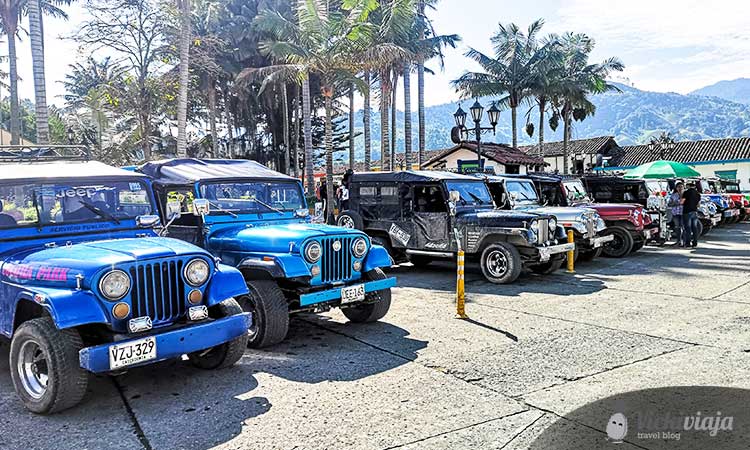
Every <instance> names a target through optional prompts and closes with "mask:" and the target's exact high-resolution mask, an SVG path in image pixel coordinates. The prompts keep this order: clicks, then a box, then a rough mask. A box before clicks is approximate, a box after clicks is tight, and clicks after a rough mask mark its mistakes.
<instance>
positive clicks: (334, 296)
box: [299, 277, 396, 306]
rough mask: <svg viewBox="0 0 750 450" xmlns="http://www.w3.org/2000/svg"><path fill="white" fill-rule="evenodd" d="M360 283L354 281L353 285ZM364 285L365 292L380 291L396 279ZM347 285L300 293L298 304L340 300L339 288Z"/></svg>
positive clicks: (388, 287) (309, 304)
mask: <svg viewBox="0 0 750 450" xmlns="http://www.w3.org/2000/svg"><path fill="white" fill-rule="evenodd" d="M356 284H360V283H354V285H356ZM363 284H364V285H365V293H367V292H375V291H382V290H383V289H390V288H392V287H394V286H396V279H395V278H393V277H391V278H386V279H384V280H376V281H368V282H366V283H363ZM345 287H347V286H339V287H335V288H333V289H328V290H326V291H320V292H311V293H309V294H302V295H300V296H299V304H300V306H311V305H315V304H318V303H324V302H330V301H332V300H341V288H345Z"/></svg>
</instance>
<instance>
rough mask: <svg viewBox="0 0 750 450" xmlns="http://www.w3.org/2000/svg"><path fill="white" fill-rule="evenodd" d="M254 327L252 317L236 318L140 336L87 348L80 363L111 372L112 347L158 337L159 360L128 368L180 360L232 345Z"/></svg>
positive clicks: (96, 370) (244, 314)
mask: <svg viewBox="0 0 750 450" xmlns="http://www.w3.org/2000/svg"><path fill="white" fill-rule="evenodd" d="M251 324H252V315H251V314H250V313H242V314H236V315H234V316H230V317H224V318H222V319H216V320H211V321H205V322H198V323H196V324H195V325H189V326H185V327H183V328H178V329H175V330H171V331H165V332H163V333H154V334H151V336H143V335H140V336H138V337H137V338H133V339H126V340H124V341H118V342H116V343H113V344H103V345H97V346H94V347H86V348H84V349H81V351H80V352H78V359H79V362H80V365H81V367H82V368H84V369H86V370H88V371H90V372H94V373H101V372H109V371H110V368H109V349H110V347H111V346H112V345H115V344H116V345H122V344H126V343H128V342H129V341H136V340H138V339H143V338H145V337H154V338H156V359H151V360H149V361H146V362H143V363H140V364H133V365H132V366H128V367H127V368H130V367H137V366H142V365H146V364H151V363H155V362H158V361H163V360H165V359H170V358H177V357H179V356H182V355H184V354H186V353H192V352H197V351H200V350H206V349H208V348H211V347H215V346H217V345H221V344H223V343H225V342H229V341H231V340H233V339H235V338H238V337H240V336H242V335H243V334H245V333H247V330H248V328H250V325H251ZM157 331H158V330H157ZM117 370H122V369H121V368H120V369H117Z"/></svg>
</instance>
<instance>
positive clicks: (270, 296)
mask: <svg viewBox="0 0 750 450" xmlns="http://www.w3.org/2000/svg"><path fill="white" fill-rule="evenodd" d="M247 287H248V289H249V290H250V292H249V293H248V294H247V295H244V296H242V297H240V298H239V299H238V302H239V304H240V305H241V306H242V309H243V310H244V311H246V312H251V313H253V324H252V326H251V327H250V330H248V334H249V338H248V341H247V346H248V347H250V348H263V347H268V346H270V345H274V344H278V343H279V342H281V341H283V340H284V338H285V337H286V335H287V333H288V332H289V304H288V303H287V301H286V297H285V296H284V293H283V292H282V291H281V289H280V288H279V285H278V284H276V282H275V281H273V280H247Z"/></svg>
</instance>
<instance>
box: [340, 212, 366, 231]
mask: <svg viewBox="0 0 750 450" xmlns="http://www.w3.org/2000/svg"><path fill="white" fill-rule="evenodd" d="M336 225H338V226H340V227H344V228H354V229H357V230H361V229H362V228H363V227H364V222H362V216H360V215H359V214H357V213H356V212H354V211H344V212H342V213H341V214H339V216H338V217H337V218H336Z"/></svg>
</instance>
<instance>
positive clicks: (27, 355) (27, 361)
mask: <svg viewBox="0 0 750 450" xmlns="http://www.w3.org/2000/svg"><path fill="white" fill-rule="evenodd" d="M16 369H17V370H18V376H19V378H20V380H21V384H22V385H23V389H24V390H25V391H26V393H27V394H29V396H31V397H32V398H34V399H37V400H38V399H40V398H42V396H43V395H44V393H45V392H47V383H48V382H49V364H48V362H47V355H46V354H45V353H44V351H43V350H42V348H41V347H40V346H39V344H38V343H37V342H36V341H33V340H29V341H26V342H24V343H23V345H22V346H21V350H20V351H19V354H18V363H17V367H16Z"/></svg>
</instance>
